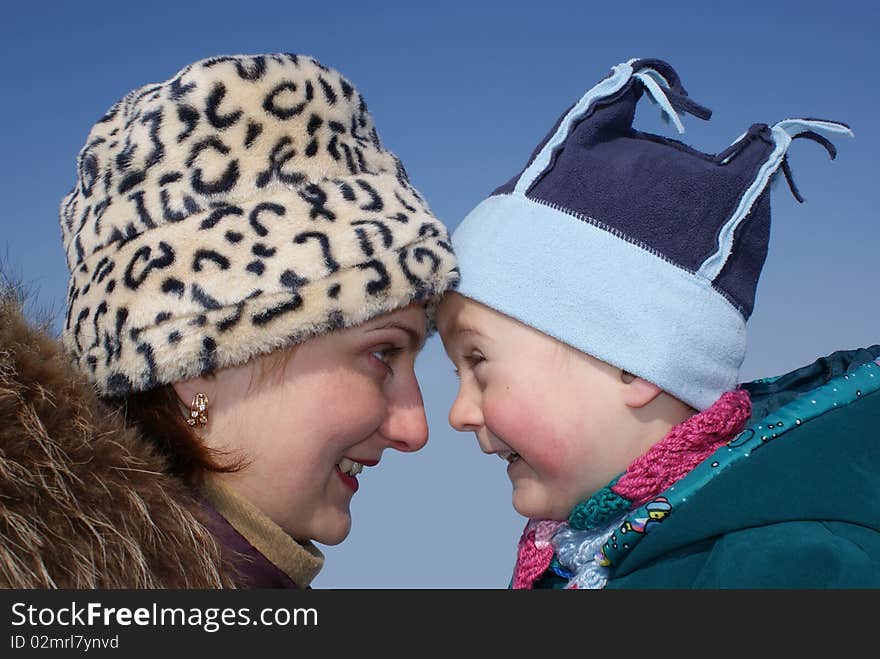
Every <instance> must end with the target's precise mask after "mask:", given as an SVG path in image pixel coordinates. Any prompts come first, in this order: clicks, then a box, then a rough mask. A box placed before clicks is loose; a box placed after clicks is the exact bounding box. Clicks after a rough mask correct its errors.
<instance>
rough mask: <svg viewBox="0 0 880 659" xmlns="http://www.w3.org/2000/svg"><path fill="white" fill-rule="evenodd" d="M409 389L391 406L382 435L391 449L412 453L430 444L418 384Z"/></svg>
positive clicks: (426, 420) (392, 402) (393, 401)
mask: <svg viewBox="0 0 880 659" xmlns="http://www.w3.org/2000/svg"><path fill="white" fill-rule="evenodd" d="M407 389H408V391H407V392H406V394H405V395H401V396H397V397H395V399H394V400H392V401H391V403H390V404H389V406H388V416H387V418H386V419H385V424H384V426H383V428H382V434H383V435H384V436H385V438H386V439H387V440H388V441H389V442H390V445H391V448H393V449H396V450H398V451H404V452H406V453H411V452H413V451H418V450H419V449H421V448H422V447H424V446H425V444H427V443H428V419H427V417H426V416H425V405H424V402H423V401H422V392H421V391H420V390H419V387H418V384H417V383H414V386H412V387H408V388H407Z"/></svg>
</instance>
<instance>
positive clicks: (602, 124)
mask: <svg viewBox="0 0 880 659" xmlns="http://www.w3.org/2000/svg"><path fill="white" fill-rule="evenodd" d="M645 93H647V94H648V96H649V97H650V98H651V99H652V100H653V101H655V102H656V103H657V104H658V105H659V106H660V108H661V110H662V112H663V113H664V115H665V116H666V117H667V118H669V119H671V120H672V121H673V122H675V124H676V125H677V126H678V127H679V130H680V131H683V128H682V126H681V121H680V119H679V116H678V112H683V113H690V114H692V115H695V116H697V117H699V118H702V119H708V118H709V116H710V114H711V113H710V111H709V110H707V109H706V108H704V107H702V106H700V105H698V104H697V103H695V102H694V101H693V100H691V99H690V98H689V97H688V95H687V93H686V91H685V89H684V87H683V86H682V84H681V81H680V80H679V77H678V75H677V74H676V72H675V71H674V70H673V69H672V67H671V66H670V65H669V64H667V63H666V62H663V61H660V60H656V59H637V60H631V61H629V62H626V63H623V64H619V65H617V66H615V67H614V68H613V70H612V71H611V73H610V74H609V75H608V77H606V78H605V79H604V80H602V81H601V82H599V83H598V84H597V85H596V86H595V87H593V88H592V89H590V90H589V91H587V93H586V94H584V96H583V97H582V98H581V99H580V100H579V101H578V102H577V103H575V104H574V105H573V106H572V107H570V108H569V109H568V110H567V111H566V112H565V113H564V114H563V115H562V116H561V117H560V118H559V120H558V121H557V122H556V124H555V125H554V126H553V128H552V129H551V131H550V133H549V134H548V135H547V136H546V137H545V138H544V139H543V140H542V141H541V142H540V144H538V146H537V148H536V149H535V151H534V153H533V154H532V156H531V158H530V159H529V161H528V162H527V163H526V166H525V167H524V168H523V169H522V170H521V171H520V172H519V173H518V174H517V175H516V176H514V177H513V178H512V179H511V180H510V181H508V182H507V183H505V184H504V185H502V186H501V187H499V188H498V189H496V190H495V191H494V192H493V193H492V194H491V196H489V197H488V198H487V199H485V200H484V201H483V202H482V203H480V204H479V205H478V206H477V207H476V208H474V209H473V211H472V212H471V213H470V214H469V215H468V216H467V217H466V218H465V219H464V220H463V221H462V223H461V224H460V225H459V226H458V227H457V228H456V230H455V231H454V232H453V236H452V245H453V248H454V249H455V252H456V256H457V257H458V261H459V267H460V269H461V273H462V281H461V284H460V286H459V289H458V292H459V293H461V294H462V295H465V296H467V297H469V298H472V299H474V300H477V301H479V302H481V303H483V304H485V305H487V306H489V307H491V308H493V309H495V310H497V311H500V312H501V313H504V314H506V315H508V316H511V317H513V318H516V319H518V320H520V321H522V322H523V323H525V324H527V325H530V326H532V327H534V328H536V329H538V330H540V331H542V332H544V333H546V334H548V335H550V336H553V337H555V338H556V339H558V340H560V341H562V342H564V343H567V344H569V345H571V346H573V347H575V348H577V349H578V350H581V351H583V352H585V353H588V354H590V355H592V356H594V357H596V358H598V359H601V360H602V361H605V362H607V363H609V364H612V365H614V366H616V367H618V368H622V369H625V370H627V371H630V372H631V373H634V374H636V375H638V376H640V377H642V378H644V379H646V380H648V381H650V382H653V383H654V384H656V385H658V386H659V387H661V388H662V389H663V390H665V391H667V392H669V393H670V394H672V395H673V396H675V397H677V398H679V399H680V400H682V401H684V402H686V403H688V404H689V405H691V406H692V407H694V408H696V409H698V410H703V409H706V408H707V407H709V406H710V405H711V404H712V403H713V402H714V401H715V400H717V399H718V397H719V396H720V395H721V394H722V393H724V392H725V391H729V390H731V389H733V388H735V386H736V384H737V378H738V374H739V368H740V365H741V364H742V361H743V358H744V357H745V349H746V321H747V320H748V318H749V316H750V315H751V313H752V308H753V305H754V300H755V289H756V286H757V283H758V277H759V275H760V272H761V268H762V267H763V264H764V259H765V257H766V255H767V245H768V240H769V234H770V199H769V195H770V192H769V186H768V184H769V183H770V180H771V179H772V178H773V177H774V175H775V174H776V173H777V172H778V170H780V169H782V170H783V171H784V172H785V176H786V178H787V179H788V180H789V182H790V180H791V179H790V175H789V169H788V164H787V161H786V150H787V149H788V146H789V144H791V141H792V139H793V138H795V137H809V138H811V139H813V140H815V141H818V142H819V143H821V144H822V145H824V146H825V147H826V148H827V149H828V150H829V152H830V153H831V156H832V157H834V154H835V152H834V148H833V146H832V145H831V143H830V142H828V140H827V139H826V138H825V137H823V133H824V134H843V135H851V134H852V133H851V132H850V130H849V129H848V128H847V127H846V126H844V125H843V124H839V123H835V122H829V121H820V120H806V119H789V120H786V121H782V122H780V123H777V124H776V125H774V126H768V125H766V124H755V125H753V126H752V127H751V128H749V129H748V130H747V131H746V132H745V134H744V135H743V136H742V137H741V138H739V139H738V140H736V141H735V142H734V143H733V144H732V145H731V146H730V147H729V148H727V149H725V150H724V151H722V152H721V153H717V154H707V153H701V152H700V151H697V150H695V149H692V148H691V147H689V146H687V145H685V144H683V143H681V142H678V141H675V140H672V139H668V138H665V137H662V136H660V135H653V134H650V133H645V132H640V131H637V130H635V129H634V128H633V127H632V123H633V117H634V114H635V110H636V104H637V102H638V101H639V99H640V98H641V97H642V96H643V95H644V94H645ZM791 185H792V190H793V192H794V193H795V196H798V194H797V192H796V190H795V189H794V187H793V184H791ZM798 198H799V196H798Z"/></svg>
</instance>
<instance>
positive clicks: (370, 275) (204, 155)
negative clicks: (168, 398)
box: [60, 54, 458, 397]
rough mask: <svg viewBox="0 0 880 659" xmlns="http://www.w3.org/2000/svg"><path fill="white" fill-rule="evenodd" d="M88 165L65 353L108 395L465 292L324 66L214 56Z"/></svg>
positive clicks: (425, 214) (128, 114) (441, 236)
mask: <svg viewBox="0 0 880 659" xmlns="http://www.w3.org/2000/svg"><path fill="white" fill-rule="evenodd" d="M77 165H78V168H77V174H78V175H77V181H76V185H75V186H74V188H73V190H72V191H71V192H70V193H69V194H68V195H67V196H66V197H65V198H64V200H63V201H62V204H61V213H60V221H61V231H62V238H63V241H64V247H65V251H66V255H67V264H68V268H69V269H70V272H71V278H70V286H69V289H68V301H67V314H66V325H65V328H64V332H63V341H64V345H65V347H66V349H67V350H68V351H69V352H70V353H71V354H72V356H73V358H74V359H75V362H76V364H77V366H78V367H79V369H80V370H81V371H82V372H83V373H85V374H86V375H87V377H88V378H89V379H90V380H91V381H92V382H94V383H95V385H96V387H97V389H98V391H99V392H100V393H102V394H103V395H105V396H112V397H116V396H124V395H127V394H130V393H134V392H137V391H144V390H148V389H151V388H153V387H156V386H159V385H161V384H165V383H169V382H174V381H177V380H181V379H185V378H187V377H191V376H195V375H198V374H200V373H204V372H206V371H209V370H212V369H215V368H219V367H224V366H231V365H235V364H240V363H243V362H246V361H247V360H249V359H251V358H252V357H254V356H256V355H260V354H264V353H268V352H271V351H273V350H276V349H279V348H282V347H285V346H289V345H292V344H294V343H297V342H300V341H302V340H304V339H306V338H308V337H310V336H314V335H317V334H321V333H324V332H327V331H331V330H333V329H335V328H342V327H348V326H351V325H356V324H358V323H361V322H363V321H365V320H368V319H370V318H372V317H374V316H377V315H379V314H382V313H385V312H388V311H391V310H394V309H397V308H400V307H404V306H406V305H408V304H410V303H411V302H413V301H425V302H428V307H429V309H431V308H432V307H433V306H434V305H435V303H436V300H437V299H438V298H439V296H441V295H442V294H443V292H444V291H446V290H448V289H451V288H454V287H455V286H456V285H457V283H458V269H457V266H456V260H455V256H454V254H453V253H452V250H451V248H450V245H449V239H448V232H447V229H446V227H445V226H444V225H443V223H442V222H440V221H439V220H438V219H437V218H436V217H435V216H434V215H433V214H432V212H431V211H430V209H429V208H428V205H427V204H426V202H425V200H424V199H423V198H422V197H421V195H420V194H419V193H418V192H417V191H416V190H415V188H413V186H412V185H411V184H410V182H409V179H408V177H407V173H406V170H405V169H404V167H403V165H402V164H401V162H400V160H398V158H397V157H396V156H395V155H394V154H393V153H391V152H390V151H388V150H387V149H385V148H384V147H383V146H382V144H381V142H380V140H379V136H378V134H377V132H376V129H375V127H374V125H373V121H372V118H371V116H370V115H369V113H368V111H367V108H366V104H365V103H364V100H363V98H362V97H361V95H360V94H359V93H358V91H357V90H356V89H355V88H354V87H353V86H352V84H351V83H350V82H349V81H347V80H346V79H345V78H344V77H343V76H342V75H340V74H339V73H338V72H337V71H334V70H333V69H330V68H327V67H325V66H324V65H322V64H321V63H319V62H317V61H316V60H314V59H313V58H311V57H305V56H302V55H291V54H269V55H258V56H234V57H215V58H210V59H205V60H201V61H199V62H196V63H194V64H191V65H190V66H187V67H186V68H184V69H183V70H181V71H180V72H179V73H178V74H177V75H175V76H174V77H172V78H171V79H170V80H167V81H165V82H163V83H158V84H151V85H147V86H144V87H141V88H139V89H137V90H135V91H133V92H131V93H129V94H128V95H126V96H125V97H124V98H123V99H122V100H121V101H120V102H118V103H117V104H115V105H114V106H113V107H112V108H111V109H110V111H109V112H108V113H107V114H106V115H105V116H104V117H103V118H102V119H100V120H99V121H98V123H97V124H96V125H95V126H94V128H93V129H92V131H91V133H90V134H89V136H88V140H87V142H86V144H85V146H84V147H83V148H82V150H81V151H80V153H79V157H78V161H77ZM429 328H432V320H429Z"/></svg>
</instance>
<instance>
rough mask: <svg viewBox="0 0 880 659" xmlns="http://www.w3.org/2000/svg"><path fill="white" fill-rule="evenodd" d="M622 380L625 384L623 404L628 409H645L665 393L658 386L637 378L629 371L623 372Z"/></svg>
mask: <svg viewBox="0 0 880 659" xmlns="http://www.w3.org/2000/svg"><path fill="white" fill-rule="evenodd" d="M620 380H621V381H622V382H623V384H624V389H623V402H624V404H625V405H626V406H627V407H632V408H640V407H644V406H645V405H647V404H648V403H650V402H651V401H652V400H654V399H655V398H657V396H659V395H660V393H661V392H662V391H663V390H662V389H661V388H660V387H658V386H657V385H656V384H653V383H651V382H648V381H647V380H645V379H643V378H640V377H637V376H635V375H633V374H632V373H630V372H629V371H623V370H621V371H620Z"/></svg>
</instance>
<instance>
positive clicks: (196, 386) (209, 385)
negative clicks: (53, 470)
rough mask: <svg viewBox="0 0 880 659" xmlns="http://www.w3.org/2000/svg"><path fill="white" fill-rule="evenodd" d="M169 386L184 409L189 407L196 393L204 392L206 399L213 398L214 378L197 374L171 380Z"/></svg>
mask: <svg viewBox="0 0 880 659" xmlns="http://www.w3.org/2000/svg"><path fill="white" fill-rule="evenodd" d="M171 386H172V387H174V391H175V393H176V394H177V397H178V398H179V399H180V404H181V405H183V407H184V409H186V408H189V406H190V403H192V400H193V398H194V397H195V395H196V394H205V395H206V396H207V397H208V400H214V378H212V377H211V376H205V375H199V376H196V377H194V378H189V379H188V380H178V381H177V382H172V383H171Z"/></svg>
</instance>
